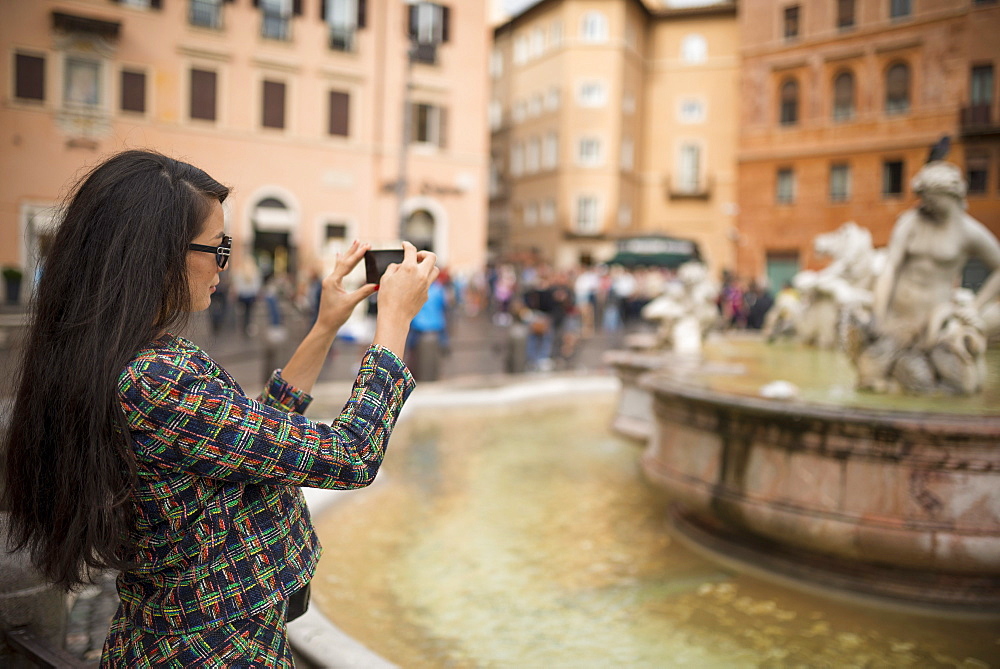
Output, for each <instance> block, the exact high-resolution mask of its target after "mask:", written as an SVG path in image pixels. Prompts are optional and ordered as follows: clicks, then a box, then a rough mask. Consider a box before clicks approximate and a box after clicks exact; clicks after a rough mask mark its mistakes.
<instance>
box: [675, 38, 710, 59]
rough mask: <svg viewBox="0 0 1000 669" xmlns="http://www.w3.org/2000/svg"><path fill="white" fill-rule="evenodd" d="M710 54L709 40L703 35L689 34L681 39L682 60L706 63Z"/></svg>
mask: <svg viewBox="0 0 1000 669" xmlns="http://www.w3.org/2000/svg"><path fill="white" fill-rule="evenodd" d="M707 56H708V42H706V41H705V38H704V37H702V36H701V35H687V36H686V37H684V39H683V40H682V41H681V60H682V61H683V62H685V63H687V64H688V65H695V64H697V63H704V62H705V58H706V57H707Z"/></svg>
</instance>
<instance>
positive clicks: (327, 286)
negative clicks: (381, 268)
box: [316, 240, 375, 332]
mask: <svg viewBox="0 0 1000 669" xmlns="http://www.w3.org/2000/svg"><path fill="white" fill-rule="evenodd" d="M370 248H371V244H362V243H360V242H358V241H357V240H355V241H354V242H353V243H351V247H350V248H349V249H347V252H346V253H343V254H340V253H338V254H337V262H336V264H335V265H334V267H333V271H332V272H330V274H328V275H327V277H326V278H325V279H323V292H322V294H321V296H320V303H319V315H318V316H317V318H316V324H317V325H318V326H320V327H322V328H324V329H325V330H327V331H328V332H336V331H337V330H339V329H340V328H341V327H342V326H343V325H344V323H346V322H347V319H348V318H350V316H351V312H353V311H354V308H355V307H357V306H358V304H360V303H361V301H362V300H364V299H365V298H367V297H368V296H370V295H371V294H372V293H374V292H375V285H374V284H370V283H368V284H365V285H363V286H361V287H360V288H358V289H357V290H353V291H348V290H347V289H345V288H344V278H345V277H346V276H347V275H348V274H350V273H351V271H352V270H353V269H354V268H355V267H357V265H358V263H359V262H361V259H362V258H363V257H364V255H365V251H367V250H368V249H370Z"/></svg>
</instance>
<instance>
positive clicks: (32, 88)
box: [14, 53, 45, 101]
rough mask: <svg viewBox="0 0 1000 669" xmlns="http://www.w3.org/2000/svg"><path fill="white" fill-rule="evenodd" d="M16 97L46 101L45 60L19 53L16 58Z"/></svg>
mask: <svg viewBox="0 0 1000 669" xmlns="http://www.w3.org/2000/svg"><path fill="white" fill-rule="evenodd" d="M14 97H16V98H18V99H20V100H40V101H41V100H45V59H44V58H42V57H40V56H29V55H28V54H24V53H19V54H17V55H16V56H15V58H14Z"/></svg>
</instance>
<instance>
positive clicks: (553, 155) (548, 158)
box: [542, 132, 559, 170]
mask: <svg viewBox="0 0 1000 669" xmlns="http://www.w3.org/2000/svg"><path fill="white" fill-rule="evenodd" d="M558 163H559V135H557V134H556V133H555V132H550V133H548V134H546V135H545V139H544V141H543V142H542V167H543V168H544V169H547V170H550V169H553V168H555V166H556V165H557V164H558Z"/></svg>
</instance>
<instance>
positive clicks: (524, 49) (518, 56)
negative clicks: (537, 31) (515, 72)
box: [514, 35, 528, 65]
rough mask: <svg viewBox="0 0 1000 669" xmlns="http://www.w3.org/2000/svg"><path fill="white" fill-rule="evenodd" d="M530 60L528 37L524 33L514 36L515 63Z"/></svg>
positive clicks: (518, 63)
mask: <svg viewBox="0 0 1000 669" xmlns="http://www.w3.org/2000/svg"><path fill="white" fill-rule="evenodd" d="M526 62H528V38H527V37H524V36H523V35H521V36H518V37H515V38H514V63H516V64H517V65H521V64H522V63H526Z"/></svg>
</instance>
